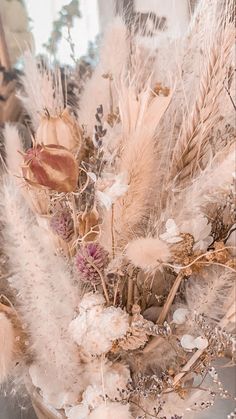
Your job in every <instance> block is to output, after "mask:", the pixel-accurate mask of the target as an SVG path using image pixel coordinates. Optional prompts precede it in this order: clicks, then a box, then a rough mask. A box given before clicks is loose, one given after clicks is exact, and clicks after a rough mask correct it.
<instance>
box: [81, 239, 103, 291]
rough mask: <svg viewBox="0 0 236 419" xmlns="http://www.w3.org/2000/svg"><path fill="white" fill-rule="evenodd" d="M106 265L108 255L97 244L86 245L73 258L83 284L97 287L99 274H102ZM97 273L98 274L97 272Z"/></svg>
mask: <svg viewBox="0 0 236 419" xmlns="http://www.w3.org/2000/svg"><path fill="white" fill-rule="evenodd" d="M107 263H108V253H107V252H106V250H105V249H104V248H103V247H102V246H100V245H99V244H98V243H87V244H85V245H84V246H82V247H81V248H80V249H79V251H78V253H77V255H76V256H75V265H76V268H77V270H78V272H79V273H80V279H81V280H82V281H83V282H91V283H92V284H93V285H98V284H100V282H101V278H100V274H99V272H100V273H103V271H104V268H105V266H106V265H107ZM98 271H99V272H98Z"/></svg>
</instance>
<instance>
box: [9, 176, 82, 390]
mask: <svg viewBox="0 0 236 419" xmlns="http://www.w3.org/2000/svg"><path fill="white" fill-rule="evenodd" d="M3 183H4V185H3V188H2V190H1V220H2V222H3V224H4V228H3V232H2V233H3V238H4V249H5V251H6V252H7V254H8V255H9V267H10V269H12V270H13V271H14V274H12V276H10V277H9V279H8V281H9V284H10V285H11V287H12V288H13V289H14V290H16V292H17V296H18V303H19V305H20V307H19V314H20V315H21V317H22V321H23V322H24V323H25V324H26V325H27V332H28V333H29V336H30V341H32V342H33V348H32V349H33V351H36V353H37V365H38V368H39V369H41V373H42V374H45V380H46V381H47V380H49V379H55V381H57V382H58V388H60V391H62V389H65V388H66V389H69V388H74V387H77V388H78V387H79V386H80V384H79V382H78V380H77V377H78V368H79V358H78V354H77V349H76V346H75V344H74V343H73V342H72V341H71V339H70V337H69V332H68V326H69V323H70V322H71V320H72V319H73V315H74V310H75V307H76V304H77V298H79V296H78V289H77V287H75V286H73V284H72V283H71V277H70V273H69V272H68V270H67V267H66V264H65V263H64V261H63V259H62V258H61V257H59V256H56V254H55V252H54V247H53V244H52V242H51V240H50V236H49V235H48V234H47V233H46V231H45V230H42V228H40V227H39V226H38V225H37V222H36V219H35V217H34V215H33V213H32V212H31V211H30V210H29V209H28V208H27V205H26V203H25V201H24V199H23V197H22V195H21V193H20V191H19V189H18V188H17V187H16V185H15V184H14V182H13V181H12V179H11V178H10V177H8V176H6V177H5V178H4V181H3ZM13 197H14V199H13ZM61 304H62V305H63V312H62V309H61V308H62V305H61ZM49 331H50V332H49ZM30 349H31V347H29V350H30Z"/></svg>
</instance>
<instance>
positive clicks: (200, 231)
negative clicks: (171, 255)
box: [160, 214, 212, 251]
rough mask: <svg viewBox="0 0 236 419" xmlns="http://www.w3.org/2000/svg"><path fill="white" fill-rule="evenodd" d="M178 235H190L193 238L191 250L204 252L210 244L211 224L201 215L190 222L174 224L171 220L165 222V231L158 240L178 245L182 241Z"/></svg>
mask: <svg viewBox="0 0 236 419" xmlns="http://www.w3.org/2000/svg"><path fill="white" fill-rule="evenodd" d="M180 233H188V234H191V235H192V236H193V238H194V246H193V250H200V251H206V250H207V248H208V246H209V245H210V244H211V243H212V237H211V236H210V233H211V224H210V223H208V220H207V218H206V217H205V216H204V215H203V214H199V216H198V217H196V218H195V219H191V220H186V221H184V222H181V223H180V224H178V225H177V224H176V222H175V220H173V219H172V218H170V219H168V220H167V222H166V231H165V232H164V233H163V234H160V238H161V239H162V240H164V241H166V242H167V243H178V242H180V241H182V238H181V236H180Z"/></svg>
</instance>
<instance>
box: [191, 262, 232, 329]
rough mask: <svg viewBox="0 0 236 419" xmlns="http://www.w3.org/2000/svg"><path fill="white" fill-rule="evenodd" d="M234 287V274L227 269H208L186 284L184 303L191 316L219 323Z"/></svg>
mask: <svg viewBox="0 0 236 419" xmlns="http://www.w3.org/2000/svg"><path fill="white" fill-rule="evenodd" d="M234 287H235V273H234V272H232V271H231V270H229V269H227V268H221V267H214V266H212V267H209V268H208V269H205V270H204V271H203V272H202V274H198V275H197V276H193V277H192V278H190V279H189V281H188V282H187V287H186V301H187V305H188V309H189V310H190V312H191V314H192V316H193V317H194V315H195V313H197V314H203V315H205V316H207V317H208V318H210V319H212V320H214V321H217V322H218V321H220V320H221V319H222V318H223V317H224V315H225V312H226V309H227V307H228V305H229V302H231V300H232V294H233V293H234Z"/></svg>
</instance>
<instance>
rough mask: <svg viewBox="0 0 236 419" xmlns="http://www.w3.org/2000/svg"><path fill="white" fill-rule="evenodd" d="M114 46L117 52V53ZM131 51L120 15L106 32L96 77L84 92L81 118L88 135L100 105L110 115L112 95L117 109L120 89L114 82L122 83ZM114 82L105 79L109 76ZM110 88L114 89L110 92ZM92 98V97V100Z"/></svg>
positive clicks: (90, 133)
mask: <svg viewBox="0 0 236 419" xmlns="http://www.w3.org/2000/svg"><path fill="white" fill-rule="evenodd" d="M114 46H115V47H116V53H115V54H114ZM128 53H129V41H128V37H127V28H126V25H125V23H124V22H123V20H122V19H121V18H120V17H117V18H116V19H114V21H113V22H112V23H111V24H110V25H109V27H108V28H107V30H106V33H105V34H104V39H103V42H102V45H101V48H100V59H99V64H98V66H97V68H96V69H95V71H94V74H93V76H92V78H91V79H90V80H89V81H88V82H87V83H86V86H85V89H84V92H83V93H82V95H81V100H80V110H79V121H80V124H83V125H85V126H86V129H87V133H88V135H90V136H92V134H93V129H94V125H95V123H96V119H95V114H96V109H97V107H98V106H99V105H102V106H103V109H104V115H107V114H108V113H109V112H110V110H111V107H112V103H111V100H110V99H111V95H112V96H113V101H114V103H113V106H114V109H115V105H117V103H116V97H117V96H116V89H114V87H113V85H114V84H116V82H118V80H119V78H120V76H121V73H122V72H123V70H124V68H125V67H126V64H127V59H128ZM109 74H110V76H111V77H112V79H113V81H110V80H109V77H108V78H104V77H103V75H109ZM110 87H111V90H112V91H110ZM91 98H92V100H91Z"/></svg>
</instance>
